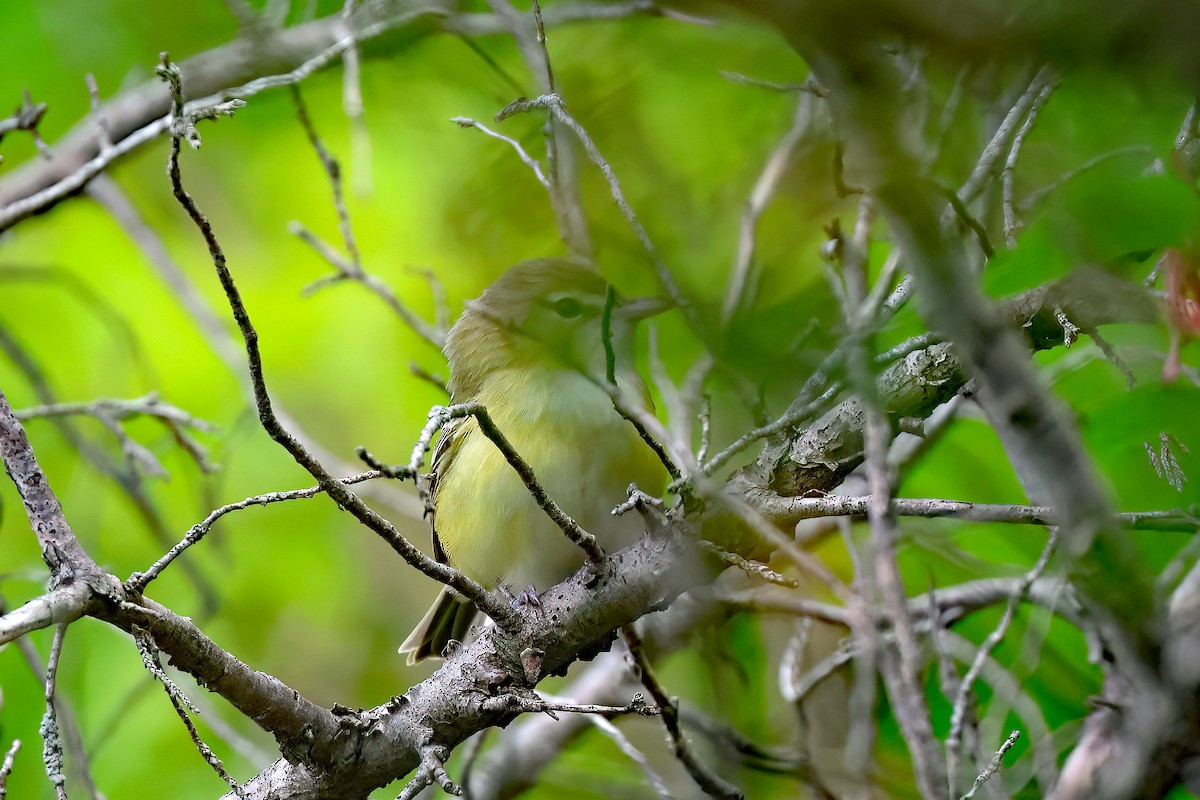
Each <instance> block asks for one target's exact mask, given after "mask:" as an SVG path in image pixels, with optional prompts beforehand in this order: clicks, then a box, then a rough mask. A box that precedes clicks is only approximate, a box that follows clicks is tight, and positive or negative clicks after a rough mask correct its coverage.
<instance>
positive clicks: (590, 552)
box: [407, 403, 604, 564]
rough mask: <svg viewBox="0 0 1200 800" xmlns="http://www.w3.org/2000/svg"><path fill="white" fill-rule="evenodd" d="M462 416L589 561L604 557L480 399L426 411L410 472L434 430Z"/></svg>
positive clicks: (425, 448) (595, 562) (414, 472)
mask: <svg viewBox="0 0 1200 800" xmlns="http://www.w3.org/2000/svg"><path fill="white" fill-rule="evenodd" d="M463 417H474V418H475V423H476V424H477V425H478V426H479V430H480V431H481V432H482V433H483V435H484V436H486V437H487V438H488V439H490V440H491V442H492V444H494V445H495V446H496V449H497V450H499V451H500V454H501V455H503V456H504V459H505V460H506V461H508V463H509V465H510V466H511V467H512V468H513V469H514V470H516V473H517V475H518V477H520V478H521V482H522V483H524V484H525V488H526V489H528V490H529V493H530V495H532V496H533V499H534V502H536V503H537V504H538V506H539V507H540V508H541V509H542V511H543V512H545V514H546V516H547V517H549V518H550V520H551V521H552V522H553V523H554V524H555V525H557V526H558V527H559V529H560V530H561V531H562V532H563V533H564V534H565V535H566V537H567V538H568V539H570V540H571V541H572V542H574V543H575V544H576V545H578V547H579V548H580V549H581V550H583V552H584V554H585V555H586V557H587V561H588V563H589V564H599V563H600V562H601V561H603V560H604V548H602V547H601V546H600V542H599V541H597V539H596V537H595V536H594V535H593V534H591V533H588V532H587V531H585V530H584V529H583V528H582V527H581V526H580V525H579V523H577V522H576V521H575V520H573V519H571V517H570V516H568V515H567V513H566V512H565V511H563V510H562V508H561V507H560V506H559V505H558V503H556V502H555V501H554V499H553V498H551V497H550V495H549V494H547V493H546V490H545V489H544V488H542V485H541V484H540V483H539V482H538V479H537V476H536V475H534V473H533V467H531V466H529V462H527V461H526V460H525V459H524V458H522V457H521V454H520V453H518V452H517V451H516V448H514V447H513V446H512V443H510V442H509V441H508V438H507V437H505V435H504V433H503V432H501V430H500V429H499V428H498V427H496V423H495V422H493V421H492V417H491V415H490V414H489V413H488V411H487V408H485V407H484V406H483V405H482V404H480V403H462V404H459V405H453V406H434V408H433V409H431V410H430V412H429V421H428V422H427V423H426V425H425V428H424V429H423V430H422V432H421V438H420V439H419V441H418V442H417V445H416V447H414V448H413V455H412V460H411V461H410V462H409V465H408V467H407V471H408V472H409V474H411V475H414V476H415V475H416V474H417V473H418V471H419V470H420V465H421V462H422V461H423V460H424V457H425V453H426V452H428V450H429V446H430V442H432V440H433V434H434V433H436V432H437V431H438V430H439V429H440V428H442V427H443V426H445V425H446V423H448V422H450V421H451V420H455V419H462V418H463Z"/></svg>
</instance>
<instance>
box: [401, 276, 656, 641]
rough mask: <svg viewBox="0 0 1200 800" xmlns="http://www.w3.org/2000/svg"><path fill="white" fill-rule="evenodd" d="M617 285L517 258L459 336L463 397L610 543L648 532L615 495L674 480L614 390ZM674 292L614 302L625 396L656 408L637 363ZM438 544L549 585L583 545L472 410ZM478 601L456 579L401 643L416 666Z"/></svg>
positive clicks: (476, 575)
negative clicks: (643, 339)
mask: <svg viewBox="0 0 1200 800" xmlns="http://www.w3.org/2000/svg"><path fill="white" fill-rule="evenodd" d="M606 289H607V283H606V282H605V280H604V279H603V278H602V277H600V274H599V273H598V272H597V271H596V270H594V269H592V268H591V267H589V266H586V265H584V264H581V263H578V262H574V261H569V260H565V259H538V260H533V261H525V262H523V263H521V264H518V265H516V266H515V267H512V268H511V269H509V270H508V271H507V272H505V273H504V274H503V275H502V276H500V278H499V279H498V280H497V281H496V282H495V283H493V284H492V285H491V286H489V287H488V288H487V290H486V291H484V293H483V295H482V296H481V297H479V298H478V299H477V300H474V301H472V302H470V303H468V304H467V307H466V310H465V311H464V312H463V315H462V317H461V318H460V319H459V320H458V322H457V323H456V324H455V325H454V327H453V328H452V329H451V330H450V334H449V336H448V337H447V339H446V351H445V352H446V356H447V358H448V360H449V362H450V396H451V401H452V402H454V403H468V402H476V403H480V404H482V405H483V406H484V407H486V408H487V410H488V413H489V415H490V416H491V418H492V420H493V421H494V422H495V424H496V426H497V427H498V428H499V429H500V431H501V432H502V433H503V434H504V435H505V436H506V437H507V438H508V440H509V442H511V443H512V445H513V447H514V448H515V449H516V451H517V452H518V453H519V454H520V455H521V456H522V458H524V459H525V461H526V462H527V463H528V464H529V466H530V467H531V468H532V469H533V472H534V475H535V476H536V477H537V479H538V482H539V483H541V485H542V487H543V488H544V489H545V490H546V492H547V494H549V496H550V497H551V498H553V499H554V501H555V502H557V503H558V505H559V506H560V507H561V508H562V509H563V511H565V512H566V513H567V514H568V515H570V516H571V517H572V518H573V519H574V520H575V521H576V522H578V523H579V524H580V525H581V526H583V528H584V529H585V530H588V531H590V532H591V533H593V534H595V535H596V536H597V537H598V539H599V541H600V543H601V545H602V546H603V547H605V548H606V549H608V550H609V551H610V552H611V551H612V550H614V549H617V548H620V547H623V546H625V545H628V544H630V543H632V542H633V541H635V540H636V538H637V536H638V535H640V533H641V531H642V525H641V520H640V518H638V517H637V515H632V514H631V515H625V516H623V517H615V516H613V515H612V513H611V512H612V509H613V507H614V506H616V505H617V504H619V503H620V502H622V501H623V500H624V499H625V497H626V487H627V486H628V485H629V484H630V483H636V484H637V485H638V486H639V487H640V488H642V489H643V490H645V491H649V492H651V493H657V492H659V491H661V489H662V486H663V484H664V480H665V478H666V472H665V470H664V468H663V466H662V464H661V463H660V462H659V460H658V458H657V457H656V456H655V454H654V453H653V451H652V450H651V449H650V448H649V446H647V445H646V443H645V442H644V441H643V440H642V439H641V437H640V436H639V435H638V433H637V431H636V430H635V429H634V427H633V425H632V424H630V423H629V422H628V421H627V420H625V419H624V418H623V417H622V416H621V415H620V414H619V413H617V411H616V409H615V408H614V406H613V403H612V400H611V398H610V397H609V395H608V393H607V392H606V391H605V389H603V388H602V386H603V384H604V381H605V375H606V364H607V358H606V349H605V343H604V335H603V331H602V324H601V320H602V316H603V311H604V305H605V292H606ZM666 307H667V304H666V303H664V302H663V301H660V300H653V299H647V300H638V301H623V300H619V299H618V300H617V301H616V302H615V304H614V306H613V310H612V313H611V341H612V345H613V346H612V350H613V352H614V354H615V355H616V369H615V375H616V379H617V385H618V387H619V388H620V390H621V393H622V396H623V397H625V398H629V401H630V402H637V403H644V404H645V405H646V406H647V407H650V397H649V394H648V392H647V390H646V386H645V384H644V383H643V382H642V380H641V378H640V377H639V376H638V374H637V373H636V372H635V371H634V369H633V366H632V363H631V361H632V353H633V333H634V326H635V325H636V323H637V321H638V320H640V319H643V318H645V317H647V316H650V315H652V314H655V313H658V312H659V311H662V310H664V309H665V308H666ZM430 491H431V495H432V499H433V508H434V512H433V528H434V533H433V546H434V555H435V556H436V557H437V558H438V559H439V560H440V561H443V562H447V563H449V564H451V565H452V566H454V567H455V568H457V569H458V570H459V571H460V572H462V573H463V574H464V575H466V576H467V577H469V578H473V579H474V580H476V581H478V582H479V583H481V584H483V585H484V586H487V587H489V588H494V587H496V586H505V587H509V588H512V589H517V590H523V589H525V588H526V587H536V588H537V589H538V590H545V589H546V588H548V587H549V586H552V585H553V584H555V583H558V582H559V581H561V580H563V579H564V578H566V577H567V576H568V575H570V574H571V573H572V572H573V571H574V570H576V569H578V568H579V567H580V566H581V565H582V564H583V552H582V551H581V550H580V549H579V548H578V547H577V546H576V545H574V544H573V543H571V542H570V541H569V540H568V539H567V537H566V536H565V535H564V534H563V532H562V530H561V529H560V528H559V527H558V526H557V525H555V524H554V523H553V522H552V521H551V520H550V519H549V518H548V517H547V516H546V514H545V512H544V511H543V510H542V509H541V508H540V507H539V506H538V505H537V503H536V502H535V501H534V499H533V497H532V496H531V495H530V494H529V490H528V489H527V488H526V487H525V485H524V483H522V482H521V479H520V477H519V476H518V475H517V473H516V471H515V470H513V468H512V466H511V465H510V464H509V463H508V462H507V461H506V460H505V458H504V456H503V455H502V454H501V453H500V451H499V450H497V449H496V447H495V445H493V444H492V442H491V441H490V440H489V439H488V438H487V437H486V436H485V435H484V434H483V433H482V432H480V430H479V427H478V425H477V424H476V423H475V420H474V419H472V418H470V417H467V418H464V419H461V420H456V421H455V422H452V423H451V424H450V425H448V426H447V427H446V428H445V429H444V430H443V431H442V435H441V438H440V439H439V440H438V444H437V447H436V448H435V450H434V456H433V477H432V480H431V487H430ZM475 614H476V612H475V609H474V607H473V606H472V605H471V604H470V603H469V602H468V601H467V600H466V599H465V598H463V597H461V596H460V595H458V594H457V593H455V592H454V591H452V590H451V589H449V588H444V589H442V592H441V594H440V595H439V596H438V599H437V601H436V602H435V603H434V605H433V607H432V608H431V609H430V610H429V612H428V613H427V614H426V615H425V617H424V619H422V620H421V622H420V623H419V624H418V625H417V627H416V629H415V630H414V631H413V632H412V633H411V634H410V635H409V637H408V638H407V639H406V640H405V642H404V644H403V645H401V647H400V652H401V653H407V654H408V663H409V664H414V663H416V662H418V661H421V660H422V659H425V658H428V657H430V656H439V655H441V654H442V652H443V650H444V649H445V647H446V646H447V644H449V642H450V641H451V640H457V641H462V640H463V638H464V637H465V636H466V634H467V631H468V630H469V629H470V626H471V624H472V621H473V620H474V618H475Z"/></svg>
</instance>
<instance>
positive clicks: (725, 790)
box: [621, 625, 743, 800]
mask: <svg viewBox="0 0 1200 800" xmlns="http://www.w3.org/2000/svg"><path fill="white" fill-rule="evenodd" d="M621 638H622V639H624V640H625V646H626V647H627V648H629V655H630V657H631V658H632V659H633V668H634V670H635V671H636V672H637V673H638V677H639V678H640V679H641V681H642V685H643V686H645V687H646V691H648V692H649V693H650V696H651V697H653V698H654V702H655V703H656V704H657V705H658V707H659V708H660V709H662V720H663V727H665V728H666V729H667V735H668V736H669V737H670V740H671V749H672V751H673V753H674V755H675V757H676V758H678V759H679V761H680V763H682V764H683V766H684V769H686V770H687V772H688V774H689V775H691V776H692V780H694V781H695V782H696V785H697V786H699V787H700V789H701V790H703V791H704V793H705V794H707V795H708V796H709V797H719V798H725V800H741V798H742V797H743V795H742V792H741V790H739V789H738V788H737V787H736V786H734V785H733V784H731V783H729V782H728V781H726V780H725V779H724V778H722V777H720V776H719V775H716V774H714V773H713V772H712V771H711V770H710V769H709V768H708V767H707V766H705V765H704V763H703V762H702V761H700V760H699V759H698V758H696V755H695V753H693V752H692V748H691V745H689V744H688V742H687V740H686V739H685V738H684V736H683V730H682V728H680V726H679V703H678V701H677V700H676V699H675V698H673V697H670V696H669V695H668V694H667V692H666V690H665V689H664V688H663V687H662V684H660V683H659V682H658V679H657V678H656V677H655V675H654V671H653V670H652V669H651V667H650V662H649V661H648V660H647V658H646V654H645V652H644V650H643V647H642V639H641V637H640V636H638V634H637V632H636V631H635V630H634V629H633V627H632V626H629V625H626V626H625V627H623V628H622V629H621Z"/></svg>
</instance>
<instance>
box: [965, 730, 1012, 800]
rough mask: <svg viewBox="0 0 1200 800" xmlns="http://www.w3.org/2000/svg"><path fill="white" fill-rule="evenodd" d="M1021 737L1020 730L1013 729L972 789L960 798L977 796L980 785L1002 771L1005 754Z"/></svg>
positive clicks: (968, 799) (966, 799)
mask: <svg viewBox="0 0 1200 800" xmlns="http://www.w3.org/2000/svg"><path fill="white" fill-rule="evenodd" d="M1020 738H1021V732H1020V731H1013V732H1012V733H1010V734H1009V735H1008V738H1007V739H1005V740H1004V743H1003V744H1002V745H1000V749H998V750H997V751H996V755H994V756H992V760H991V761H990V762H988V765H987V767H986V768H984V770H983V772H981V773H979V776H978V777H977V778H975V784H974V785H973V786H972V787H971V789H970V791H968V792H967V793H966V794H964V795H963V796H962V797H961V798H960V799H959V800H970V798H972V797H974V796H975V792H977V791H979V787H981V786H983V784H984V783H985V782H986V781H987V780H988V778H990V777H992V776H993V775H995V774H996V773H997V772H999V771H1000V767H1001V765H1002V764H1004V756H1005V754H1007V753H1008V751H1009V750H1011V749H1012V746H1013V745H1014V744H1016V743H1017V739H1020Z"/></svg>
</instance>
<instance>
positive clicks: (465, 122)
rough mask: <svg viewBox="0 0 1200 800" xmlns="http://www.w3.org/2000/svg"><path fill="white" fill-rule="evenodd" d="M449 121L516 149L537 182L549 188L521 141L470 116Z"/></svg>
mask: <svg viewBox="0 0 1200 800" xmlns="http://www.w3.org/2000/svg"><path fill="white" fill-rule="evenodd" d="M450 121H451V122H453V123H454V124H455V125H457V126H458V127H460V128H474V129H475V130H477V131H479V132H480V133H482V134H484V135H486V136H490V137H492V138H493V139H499V140H500V141H502V142H504V143H506V144H507V145H508V146H509V147H511V148H512V149H513V150H515V151H516V153H517V157H519V158H520V159H521V163H522V164H524V165H525V166H527V167H529V169H531V170H532V171H533V175H534V177H535V178H537V181H538V183H540V184H541V185H542V186H544V187H546V188H547V189H549V188H550V181H549V180H548V179H547V178H546V176H545V175H543V174H542V166H541V164H539V163H538V162H537V159H535V158H534V157H533V156H531V155H529V153H526V152H525V148H524V147H522V146H521V143H520V142H518V141H517V140H516V139H513V138H512V137H510V136H505V135H504V134H503V133H499V132H497V131H494V130H492V129H491V128H489V127H487V126H486V125H484V124H483V123H481V122H478V121H476V120H473V119H471V118H470V117H453V118H452V119H451V120H450Z"/></svg>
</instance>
